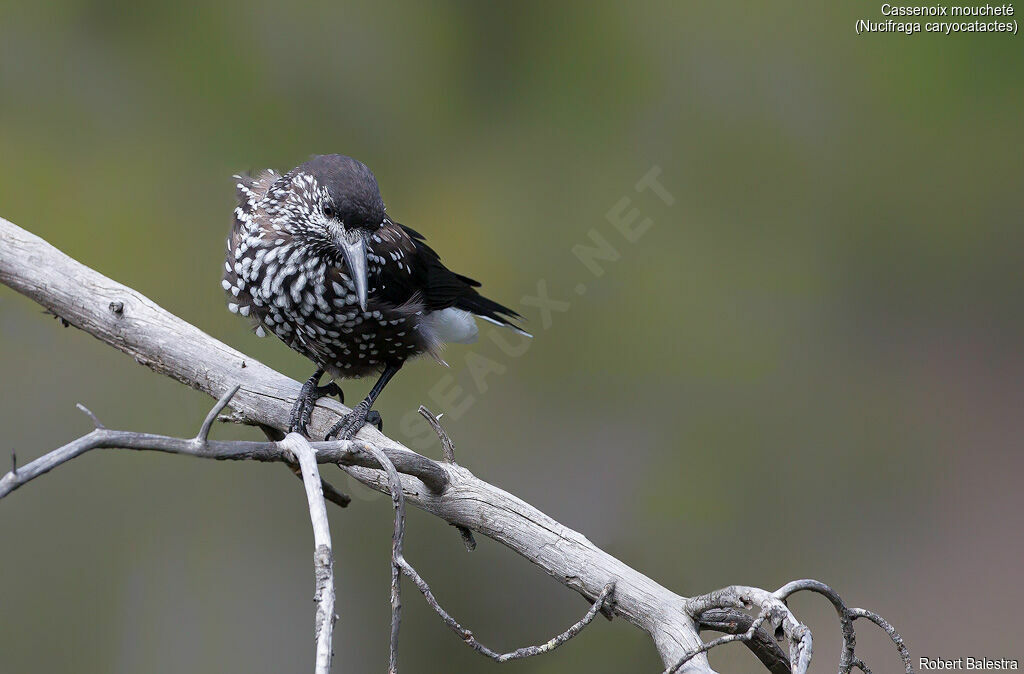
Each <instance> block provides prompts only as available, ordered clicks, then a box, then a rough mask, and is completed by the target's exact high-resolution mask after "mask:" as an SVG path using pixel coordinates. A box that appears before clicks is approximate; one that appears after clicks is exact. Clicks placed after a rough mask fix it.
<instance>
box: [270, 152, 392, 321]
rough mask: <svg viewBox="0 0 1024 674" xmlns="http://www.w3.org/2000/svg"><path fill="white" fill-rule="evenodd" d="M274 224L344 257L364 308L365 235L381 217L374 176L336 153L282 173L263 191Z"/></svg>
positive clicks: (337, 255)
mask: <svg viewBox="0 0 1024 674" xmlns="http://www.w3.org/2000/svg"><path fill="white" fill-rule="evenodd" d="M267 199H268V200H269V201H270V204H271V205H270V206H269V207H268V208H267V212H268V215H270V216H271V217H272V218H273V219H274V221H275V222H276V223H280V224H281V225H283V226H284V227H286V228H287V230H288V231H289V232H290V233H291V234H292V236H295V237H300V238H302V239H304V240H305V241H306V243H307V244H309V245H311V246H313V247H315V248H316V249H318V250H321V251H324V252H326V253H328V254H331V255H332V256H334V257H336V258H340V259H343V260H344V261H345V266H346V267H347V268H348V274H349V277H350V278H351V279H352V283H353V285H354V286H355V290H356V295H357V297H358V298H359V305H360V307H362V308H363V309H364V310H365V309H366V293H367V270H366V239H367V237H369V236H370V234H372V233H373V232H374V231H375V230H376V229H378V228H379V227H380V226H381V225H382V224H383V223H384V219H385V214H384V201H383V200H382V199H381V196H380V189H379V188H378V187H377V179H376V178H375V177H374V176H373V172H372V171H370V169H369V168H367V166H366V165H365V164H363V163H361V162H358V161H356V160H355V159H352V158H351V157H346V156H344V155H340V154H326V155H319V156H316V157H313V158H312V159H310V160H309V161H307V162H306V163H305V164H300V165H299V166H297V167H295V168H294V169H292V170H291V171H289V172H288V173H286V174H284V175H283V176H281V178H280V179H279V180H277V181H276V182H275V183H274V185H272V186H271V188H270V190H269V191H268V193H267Z"/></svg>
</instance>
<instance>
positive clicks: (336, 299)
mask: <svg viewBox="0 0 1024 674" xmlns="http://www.w3.org/2000/svg"><path fill="white" fill-rule="evenodd" d="M234 178H235V179H236V181H237V182H236V185H235V188H236V196H237V199H238V206H237V207H236V208H235V210H234V217H233V223H232V227H231V232H230V234H229V236H228V239H227V254H226V257H225V261H224V275H223V280H222V281H221V286H222V287H223V288H224V290H225V291H227V293H228V310H229V311H231V312H232V313H235V314H239V315H241V316H244V317H246V318H248V319H249V321H250V322H251V325H252V327H253V329H254V331H255V333H256V334H257V335H258V336H260V337H263V336H266V335H267V334H273V335H276V336H277V337H278V338H279V339H280V340H281V341H282V342H284V343H285V344H287V345H288V346H289V347H291V348H292V349H294V350H295V351H297V352H299V353H301V354H302V355H303V356H305V357H306V358H308V359H309V360H311V361H312V362H313V364H314V365H315V366H316V370H315V371H314V373H313V375H312V376H310V377H309V379H308V380H307V381H306V382H305V383H304V384H303V385H302V388H301V390H300V392H299V395H298V397H297V398H296V400H295V403H294V405H293V407H292V410H291V413H290V415H289V432H299V433H302V434H303V435H305V436H307V437H308V428H307V427H308V424H309V422H310V419H311V417H312V413H313V408H314V406H315V405H316V402H317V400H318V399H319V398H321V397H323V396H327V395H337V396H338V397H339V398H341V400H342V402H344V395H343V393H342V390H341V388H340V387H339V386H338V384H337V382H336V380H338V379H342V380H344V379H357V378H361V377H366V376H368V375H373V374H377V375H378V379H377V381H376V383H375V384H374V385H373V387H372V388H371V389H370V392H369V393H368V394H367V396H366V397H365V398H364V399H363V400H362V402H360V403H359V404H358V405H356V406H355V407H354V408H352V411H351V412H350V413H348V414H347V415H345V416H344V417H343V418H342V419H340V420H339V421H338V422H337V423H336V424H334V426H332V428H331V429H330V430H329V431H328V433H327V435H326V438H325V439H328V440H329V439H331V438H338V439H341V440H348V439H351V438H352V437H353V436H354V435H355V434H356V433H357V432H358V431H359V429H361V428H362V427H363V426H364V425H365V424H366V423H371V424H373V425H376V426H377V428H378V429H380V430H383V421H382V419H381V417H380V414H379V413H378V412H377V411H376V410H373V405H374V403H375V402H376V400H377V398H378V396H380V394H381V392H382V391H383V390H384V387H385V386H387V384H388V382H390V381H391V379H392V378H393V377H394V376H395V374H396V373H397V372H398V371H399V370H400V369H401V367H402V365H403V364H404V363H405V362H406V361H408V360H409V359H411V358H414V357H416V356H420V355H423V354H429V355H431V356H433V357H434V358H435V359H436V360H437V361H438V362H440V363H441V364H445V363H444V360H443V359H442V358H441V349H442V347H443V346H444V345H445V344H447V343H471V342H473V341H475V339H476V337H477V334H478V326H477V324H476V318H481V319H483V320H486V321H489V322H491V323H495V324H497V325H499V326H502V327H506V328H509V329H512V330H515V331H516V332H518V333H520V334H522V335H525V336H527V337H529V336H531V335H530V334H529V333H528V332H526V331H525V330H523V329H522V328H521V327H520V325H519V323H518V322H519V321H522V316H520V314H518V313H517V312H516V311H514V310H512V309H510V308H508V307H506V306H504V305H502V304H499V303H497V302H495V301H494V300H491V299H488V298H486V297H484V296H483V295H481V294H480V292H479V291H478V290H477V289H478V288H480V283H479V282H478V281H474V280H473V279H471V278H469V277H468V276H463V275H462V274H458V273H456V272H453V271H451V270H450V269H448V268H447V267H446V266H445V265H444V263H442V262H441V258H440V257H439V255H438V254H437V253H436V252H435V251H434V249H432V248H431V247H430V246H429V245H427V242H426V239H425V238H424V236H423V235H422V234H420V233H419V232H417V231H416V230H414V229H412V228H410V227H407V226H405V225H402V224H399V223H397V222H395V221H394V220H392V219H391V217H390V216H389V214H388V212H387V210H386V208H385V206H384V201H383V199H382V197H381V193H380V188H379V186H378V184H377V179H376V177H375V176H374V174H373V172H372V171H370V169H369V168H368V167H367V166H366V165H365V164H363V163H362V162H360V161H357V160H355V159H353V158H351V157H348V156H345V155H340V154H327V155H316V156H313V157H312V158H311V159H310V160H309V161H307V162H305V163H303V164H300V165H299V166H296V167H295V168H293V169H291V170H290V171H287V172H286V173H283V174H282V173H278V172H276V171H274V170H273V169H266V170H263V171H259V172H255V173H254V174H250V175H237V176H234ZM325 373H326V374H327V375H328V377H329V378H330V380H331V381H330V382H329V383H328V384H326V385H320V380H321V378H322V377H323V375H324V374H325Z"/></svg>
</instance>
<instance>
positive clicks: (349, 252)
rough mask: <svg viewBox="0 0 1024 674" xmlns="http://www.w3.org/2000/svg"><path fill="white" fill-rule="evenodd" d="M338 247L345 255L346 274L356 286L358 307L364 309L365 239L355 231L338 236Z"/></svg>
mask: <svg viewBox="0 0 1024 674" xmlns="http://www.w3.org/2000/svg"><path fill="white" fill-rule="evenodd" d="M337 243H338V247H339V248H341V252H342V254H343V255H344V256H345V264H346V265H347V266H348V276H349V278H351V279H352V283H353V285H355V287H356V296H357V297H358V298H359V308H360V309H362V310H363V311H366V241H365V240H364V239H363V237H362V236H360V235H359V234H357V233H354V232H353V233H350V234H347V235H346V236H341V237H338V242H337Z"/></svg>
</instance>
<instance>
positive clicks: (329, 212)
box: [320, 204, 334, 218]
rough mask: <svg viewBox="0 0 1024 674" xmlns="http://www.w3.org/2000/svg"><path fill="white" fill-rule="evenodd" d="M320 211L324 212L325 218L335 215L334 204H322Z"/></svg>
mask: <svg viewBox="0 0 1024 674" xmlns="http://www.w3.org/2000/svg"><path fill="white" fill-rule="evenodd" d="M320 211H321V212H322V213H323V214H324V217H325V218H333V217H334V206H331V205H330V204H324V205H323V206H321V207H320Z"/></svg>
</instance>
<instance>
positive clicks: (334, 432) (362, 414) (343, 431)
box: [324, 365, 401, 440]
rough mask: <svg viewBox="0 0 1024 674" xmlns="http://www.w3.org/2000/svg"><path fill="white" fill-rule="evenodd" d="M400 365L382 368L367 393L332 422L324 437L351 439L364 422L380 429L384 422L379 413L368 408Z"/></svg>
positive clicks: (328, 438) (327, 438)
mask: <svg viewBox="0 0 1024 674" xmlns="http://www.w3.org/2000/svg"><path fill="white" fill-rule="evenodd" d="M400 367H401V365H388V366H387V367H386V368H384V372H382V373H381V375H380V379H378V380H377V383H376V384H374V385H373V388H372V389H371V390H370V393H369V395H367V396H366V398H365V399H364V400H363V401H362V402H361V403H359V404H358V405H356V406H355V407H353V408H352V411H351V412H349V413H348V414H346V415H345V416H344V417H342V418H341V420H340V421H338V423H336V424H334V426H332V427H331V430H329V431H327V437H326V438H324V439H325V440H330V439H331V438H338V439H339V440H351V439H352V436H354V435H355V434H356V433H358V432H359V429H360V428H362V427H363V424H366V423H370V424H373V425H375V426H376V427H377V428H378V429H382V428H383V426H384V423H383V421H382V420H381V418H380V414H379V413H378V412H375V411H374V410H372V409H370V408H371V407H373V403H374V402H376V400H377V396H379V395H380V392H381V391H383V390H384V387H385V386H387V385H388V382H389V381H391V378H392V377H394V376H395V373H396V372H398V369H399V368H400Z"/></svg>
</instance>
